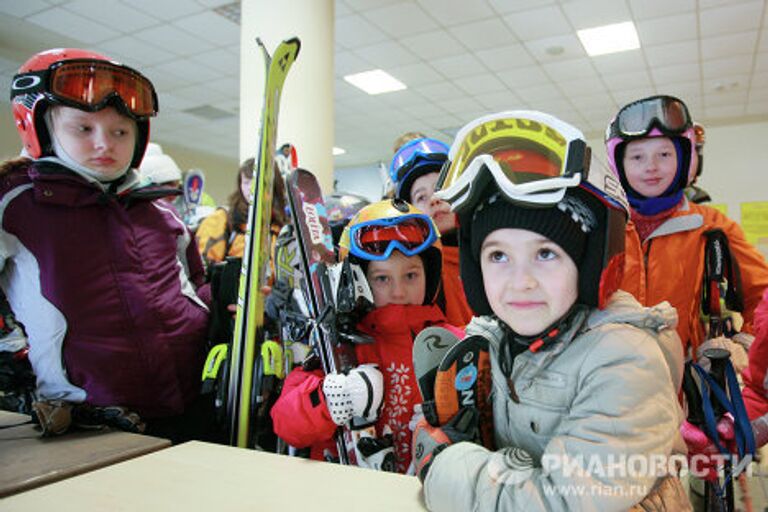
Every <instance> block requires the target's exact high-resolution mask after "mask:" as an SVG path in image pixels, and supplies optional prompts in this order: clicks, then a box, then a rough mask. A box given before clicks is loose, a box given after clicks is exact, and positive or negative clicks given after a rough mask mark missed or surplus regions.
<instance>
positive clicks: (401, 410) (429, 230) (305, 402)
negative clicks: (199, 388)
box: [272, 199, 461, 473]
mask: <svg viewBox="0 0 768 512" xmlns="http://www.w3.org/2000/svg"><path fill="white" fill-rule="evenodd" d="M340 246H341V249H340V254H339V258H340V259H342V260H343V259H346V258H349V259H350V262H351V263H353V264H357V265H360V267H361V268H362V269H363V271H364V272H365V276H366V278H367V281H368V284H369V286H370V289H371V292H372V295H373V303H374V309H373V310H372V311H370V312H369V313H368V314H366V315H365V316H364V317H363V318H362V320H361V321H360V322H359V323H358V325H357V329H358V331H359V332H360V333H361V334H365V335H368V336H370V337H372V338H373V339H374V340H375V341H374V343H371V344H366V345H356V346H355V354H356V356H357V360H358V363H360V366H358V367H356V368H355V369H353V370H352V371H350V372H349V373H348V374H346V375H344V374H330V375H325V376H324V375H323V373H322V371H320V370H317V371H312V372H308V371H305V370H303V369H301V368H297V369H296V370H294V371H293V372H291V374H289V375H288V377H287V378H286V380H285V383H284V385H283V391H282V394H281V396H280V398H279V399H278V400H277V403H276V404H275V405H274V407H273V408H272V419H273V422H274V428H275V433H276V434H277V435H278V436H279V437H280V438H282V439H283V440H285V441H286V442H288V443H289V444H290V445H292V446H296V447H299V448H303V447H308V446H310V447H311V457H312V458H313V459H323V458H328V456H335V455H336V448H335V444H334V442H333V434H334V432H335V431H336V429H337V428H338V426H340V425H345V424H347V423H348V422H349V420H350V419H352V417H358V418H360V417H362V418H364V420H366V421H367V422H368V423H373V424H375V434H376V437H377V438H378V439H379V440H381V441H382V442H381V443H380V445H381V446H382V450H380V451H379V452H377V453H375V454H373V455H370V456H369V457H365V456H362V455H361V454H360V453H358V464H359V465H361V466H365V467H372V468H375V469H384V468H388V467H389V468H391V464H390V462H394V469H395V470H396V471H398V472H399V473H405V472H406V471H407V470H408V468H409V466H410V462H411V456H410V450H411V430H410V428H409V426H408V424H409V422H410V420H411V418H412V416H413V411H414V406H415V405H416V404H417V403H418V402H419V401H420V395H419V392H418V388H417V384H416V377H415V375H414V372H413V364H412V348H413V339H414V337H415V336H416V335H417V334H418V333H419V332H420V331H421V330H422V329H424V328H425V327H428V326H432V325H441V326H443V327H446V328H449V329H453V330H455V331H457V329H456V328H454V327H452V326H449V325H448V324H446V321H445V316H444V315H443V313H442V311H441V310H440V308H439V307H438V306H437V305H435V298H436V297H437V295H438V292H439V290H440V285H441V279H440V270H441V244H440V240H439V234H438V232H437V230H436V229H435V226H434V223H433V222H432V220H431V219H430V218H429V217H428V216H427V215H425V214H423V213H421V212H420V211H419V210H417V209H416V208H414V207H413V206H411V205H409V204H408V203H406V202H405V201H401V200H399V199H394V200H386V201H380V202H377V203H374V204H371V205H369V206H366V207H365V208H363V209H362V210H360V212H358V213H357V215H355V217H353V218H352V220H351V221H350V223H349V225H348V226H347V227H346V228H345V230H344V233H343V234H342V236H341V242H340ZM459 334H461V333H459ZM390 436H391V441H392V444H391V447H390V446H389V439H390ZM385 452H386V453H385ZM389 453H391V455H388V456H387V457H385V456H384V455H386V454H389ZM392 457H394V461H392ZM385 461H387V462H385Z"/></svg>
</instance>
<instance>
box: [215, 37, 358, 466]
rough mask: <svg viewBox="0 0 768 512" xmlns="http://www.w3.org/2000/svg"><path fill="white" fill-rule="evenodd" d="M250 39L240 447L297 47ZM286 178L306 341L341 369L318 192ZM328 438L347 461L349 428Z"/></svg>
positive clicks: (350, 358) (234, 369) (237, 383)
mask: <svg viewBox="0 0 768 512" xmlns="http://www.w3.org/2000/svg"><path fill="white" fill-rule="evenodd" d="M258 43H259V45H260V47H261V49H262V51H263V53H264V58H265V62H266V65H267V79H266V85H265V94H264V96H265V102H264V110H263V113H262V126H261V142H260V146H259V153H258V157H257V159H256V167H255V169H254V179H253V182H252V185H251V194H252V197H253V198H254V199H253V201H251V206H250V208H249V211H248V223H247V229H246V235H245V248H244V252H243V263H242V268H241V274H240V282H239V287H238V297H237V313H236V317H235V333H234V339H233V342H232V346H231V349H230V351H229V355H228V356H229V357H228V358H229V375H228V384H227V418H228V419H229V433H230V439H229V441H230V444H232V445H235V446H240V447H248V448H252V447H254V433H255V428H254V425H252V419H253V418H254V417H255V411H256V409H257V407H258V405H259V404H258V398H259V396H260V386H261V380H262V375H261V373H262V371H263V370H265V369H263V368H262V371H260V370H259V368H260V367H261V365H262V358H261V357H260V354H259V352H258V350H257V349H258V348H259V346H262V348H263V347H264V346H265V343H264V341H263V339H264V305H265V304H264V295H263V293H262V291H261V289H262V288H263V287H264V286H265V285H266V276H267V274H268V267H269V256H270V254H269V249H270V247H271V243H270V242H271V240H270V236H271V233H270V229H269V228H270V221H271V215H270V214H271V211H272V199H273V198H272V193H273V192H272V190H273V189H272V184H273V177H274V165H275V146H276V143H275V142H276V140H275V136H276V130H277V117H278V112H279V105H280V94H281V90H282V86H283V83H284V81H285V78H286V76H287V74H288V71H289V70H290V68H291V65H292V64H293V62H294V61H295V60H296V57H297V55H298V53H299V48H300V42H299V40H298V39H296V38H294V39H290V40H287V41H284V42H282V43H281V44H280V45H279V46H278V48H277V49H276V50H275V53H274V56H273V57H272V58H270V57H269V54H268V53H267V51H266V49H265V48H264V45H263V44H262V43H261V41H258ZM287 181H288V183H287V191H288V199H289V204H290V210H291V218H292V223H293V231H294V236H295V237H296V242H297V245H298V249H299V250H298V252H299V267H300V268H299V270H300V273H299V274H300V275H301V276H303V280H302V281H303V282H302V283H300V289H301V290H302V291H303V294H302V296H303V299H304V303H305V305H306V307H307V310H308V311H307V313H308V316H309V318H308V319H307V322H306V324H307V327H308V333H309V337H310V344H311V345H312V347H313V349H314V351H315V352H316V353H317V355H318V356H319V358H320V361H321V364H322V367H323V370H324V371H325V373H329V372H345V371H347V370H349V369H350V368H352V367H353V366H355V357H354V350H353V347H352V346H351V344H350V343H349V342H348V341H341V340H340V338H339V334H338V329H337V327H338V324H337V318H336V301H335V291H334V290H335V289H334V287H333V286H332V285H331V282H330V279H331V278H330V275H329V270H330V267H332V266H333V265H334V264H335V263H336V255H335V252H334V248H333V240H332V236H331V230H330V227H329V226H328V219H327V215H326V212H325V206H324V202H323V196H322V192H321V189H320V186H319V184H318V182H317V179H316V178H315V176H314V175H313V174H311V173H310V172H308V171H306V170H303V169H296V170H294V171H293V172H292V173H291V174H290V175H289V177H288V180H287ZM285 371H286V372H287V371H290V368H285ZM263 373H268V371H263ZM336 439H337V445H338V451H339V457H340V461H341V462H342V463H344V464H355V462H356V457H355V452H354V449H353V446H352V442H351V439H352V437H351V430H350V429H349V428H340V429H339V431H338V433H337V435H336Z"/></svg>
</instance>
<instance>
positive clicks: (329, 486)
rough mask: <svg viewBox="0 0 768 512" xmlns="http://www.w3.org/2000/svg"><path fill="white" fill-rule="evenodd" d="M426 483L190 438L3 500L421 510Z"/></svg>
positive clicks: (8, 507) (49, 504)
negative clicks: (180, 442)
mask: <svg viewBox="0 0 768 512" xmlns="http://www.w3.org/2000/svg"><path fill="white" fill-rule="evenodd" d="M420 491H421V484H420V483H419V481H418V479H416V478H415V477H412V476H403V475H397V474H391V473H381V472H378V471H372V470H367V469H361V468H353V467H345V466H340V465H338V464H330V463H326V462H317V461H310V460H306V459H300V458H295V457H288V456H285V455H275V454H272V453H265V452H256V451H253V450H245V449H242V448H232V447H229V446H221V445H215V444H209V443H202V442H197V441H194V442H190V443H185V444H181V445H177V446H174V447H172V448H168V449H167V450H161V451H159V452H156V453H152V454H149V455H145V456H143V457H139V458H136V459H132V460H129V461H126V462H122V463H120V464H115V465H112V466H109V467H106V468H103V469H100V470H98V471H93V472H90V473H87V474H85V475H80V476H77V477H75V478H69V479H67V480H64V481H62V482H57V483H54V484H51V485H47V486H45V487H41V488H39V489H35V490H32V491H29V492H25V493H22V494H17V495H16V496H12V497H10V498H6V499H4V500H2V501H0V510H2V511H4V512H5V511H21V510H23V511H38V510H55V511H56V512H67V511H72V512H88V511H97V510H98V511H103V510H137V511H145V510H147V511H150V510H151V511H155V510H168V511H184V512H188V511H204V512H211V511H215V512H225V511H249V512H250V511H269V512H271V511H280V512H289V511H294V510H295V511H301V512H306V511H311V512H317V511H321V510H330V511H334V512H336V511H345V510H355V511H360V510H363V511H365V512H376V511H382V512H393V511H397V512H407V511H412V510H419V511H423V510H424V506H423V501H422V499H421V497H420Z"/></svg>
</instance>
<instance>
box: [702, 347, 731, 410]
mask: <svg viewBox="0 0 768 512" xmlns="http://www.w3.org/2000/svg"><path fill="white" fill-rule="evenodd" d="M704 356H705V357H706V358H708V359H709V361H710V363H711V365H710V367H709V374H710V375H711V376H712V379H713V380H714V381H715V382H716V383H717V385H718V386H720V388H721V389H722V390H723V391H724V392H725V393H726V394H729V391H730V390H727V389H726V384H725V368H726V365H727V364H728V360H729V359H730V358H731V352H730V351H729V350H726V349H724V348H710V349H707V350H705V351H704ZM710 398H711V399H712V405H713V409H714V413H715V416H716V417H718V418H719V417H721V416H722V415H723V414H725V413H726V409H725V407H724V406H723V405H722V404H721V403H720V401H719V400H718V399H717V397H715V395H714V393H713V392H712V391H710Z"/></svg>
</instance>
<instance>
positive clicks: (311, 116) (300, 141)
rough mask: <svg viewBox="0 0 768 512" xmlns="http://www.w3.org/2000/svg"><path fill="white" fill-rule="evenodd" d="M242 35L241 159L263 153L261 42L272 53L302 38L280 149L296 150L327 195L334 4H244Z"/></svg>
mask: <svg viewBox="0 0 768 512" xmlns="http://www.w3.org/2000/svg"><path fill="white" fill-rule="evenodd" d="M241 5H242V7H241V9H242V11H241V12H242V16H241V34H240V41H241V45H240V160H241V161H242V160H244V159H246V158H248V157H251V156H255V154H256V152H257V151H258V144H259V129H260V126H261V110H262V105H263V103H264V98H263V94H264V79H265V74H266V72H265V66H264V61H263V59H262V55H261V50H260V49H259V48H258V46H257V44H256V37H259V38H260V39H261V40H262V41H264V43H265V44H266V47H267V49H268V50H269V53H270V54H271V53H272V52H273V51H274V49H275V48H276V47H277V45H278V44H279V43H280V41H282V40H284V39H290V38H291V37H294V36H295V37H298V38H299V39H300V40H301V51H300V52H299V56H298V58H297V59H296V62H295V63H294V64H293V67H292V68H291V71H290V73H289V74H288V77H287V79H286V81H285V85H284V87H283V93H282V98H281V101H280V115H279V117H278V121H277V141H276V146H277V147H279V146H281V145H282V144H284V143H286V142H290V143H292V144H293V145H295V146H296V149H297V152H298V156H299V166H300V167H303V168H305V169H308V170H310V171H312V172H313V173H314V174H315V175H316V176H317V178H318V180H319V181H320V184H321V186H322V188H323V192H324V193H326V194H327V193H330V192H331V191H332V187H333V155H332V154H331V150H332V148H333V133H334V125H333V90H334V89H333V88H334V85H333V40H334V35H333V26H334V14H333V13H334V2H333V0H279V1H275V0H242V4H241Z"/></svg>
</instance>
